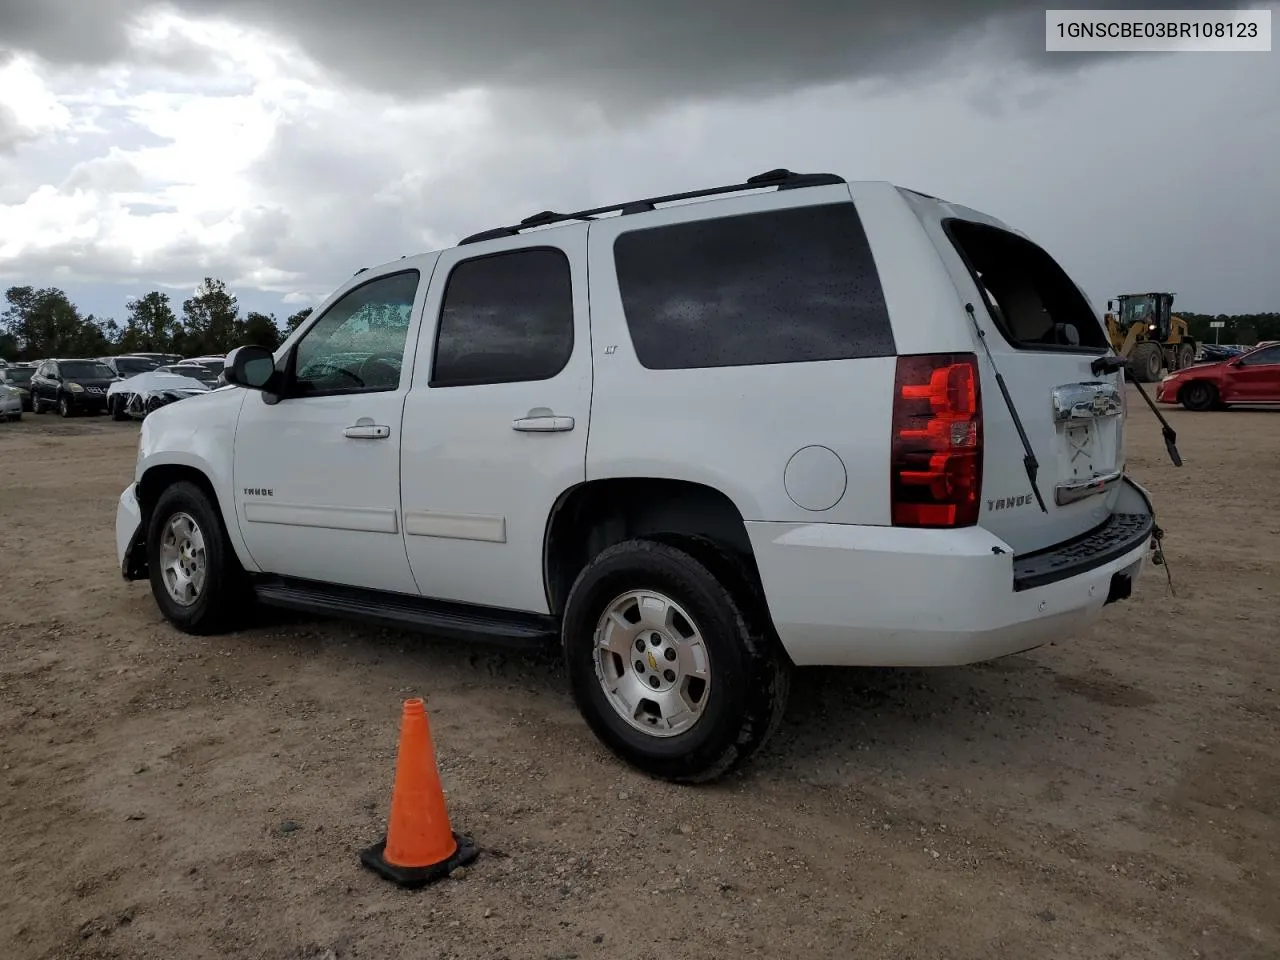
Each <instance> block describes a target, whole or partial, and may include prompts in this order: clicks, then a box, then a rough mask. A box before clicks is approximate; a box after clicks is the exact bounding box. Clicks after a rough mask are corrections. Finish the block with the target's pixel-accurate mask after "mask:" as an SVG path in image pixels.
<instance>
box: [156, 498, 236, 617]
mask: <svg viewBox="0 0 1280 960" xmlns="http://www.w3.org/2000/svg"><path fill="white" fill-rule="evenodd" d="M147 567H148V571H149V574H150V578H151V593H152V595H153V596H154V597H155V600H156V605H157V606H158V607H159V608H160V612H161V613H162V614H164V617H165V619H166V620H168V621H169V622H170V623H172V624H173V625H174V626H175V627H177V628H178V629H179V630H182V631H183V632H185V633H194V634H211V633H220V632H222V631H224V630H226V629H228V628H229V627H230V626H232V624H233V623H234V621H235V620H236V617H237V615H238V614H239V613H240V612H241V611H242V610H243V609H244V607H245V606H246V601H247V600H248V589H247V586H246V585H245V582H244V572H243V570H242V569H241V567H240V564H239V562H238V560H237V559H236V555H235V551H234V549H233V548H232V546H231V542H230V540H229V539H228V538H227V534H226V528H225V527H224V526H223V524H222V518H221V516H220V515H219V513H218V509H217V507H216V505H215V504H214V502H213V500H212V499H211V498H210V497H209V495H208V494H207V493H205V491H204V490H202V489H201V488H200V487H198V486H196V485H195V484H194V483H190V482H187V481H180V482H178V483H175V484H173V486H171V487H169V488H168V489H167V490H165V491H164V492H163V493H162V494H160V498H159V500H157V501H156V505H155V508H154V509H153V510H152V511H151V520H150V523H149V525H148V528H147Z"/></svg>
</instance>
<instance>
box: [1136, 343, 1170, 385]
mask: <svg viewBox="0 0 1280 960" xmlns="http://www.w3.org/2000/svg"><path fill="white" fill-rule="evenodd" d="M1131 359H1132V361H1133V364H1132V368H1133V373H1134V377H1135V379H1137V380H1138V381H1140V382H1141V383H1155V382H1156V381H1157V380H1159V379H1160V371H1161V369H1163V367H1164V358H1163V357H1162V356H1161V355H1160V345H1159V344H1156V343H1140V344H1138V345H1137V346H1136V347H1134V348H1133V356H1132V358H1131Z"/></svg>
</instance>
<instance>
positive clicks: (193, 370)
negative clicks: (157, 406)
mask: <svg viewBox="0 0 1280 960" xmlns="http://www.w3.org/2000/svg"><path fill="white" fill-rule="evenodd" d="M156 369H157V370H163V371H164V372H165V373H173V374H177V375H178V376H180V377H189V378H191V379H192V380H198V381H200V382H201V383H203V384H204V385H205V386H206V387H208V388H209V389H210V390H214V389H216V388H217V387H220V386H222V384H221V383H219V382H218V377H219V375H220V374H221V372H222V371H221V370H213V369H212V368H210V367H207V366H205V365H204V364H203V363H194V362H192V361H190V360H183V361H182V362H181V363H171V364H168V365H166V366H163V367H157V368H156Z"/></svg>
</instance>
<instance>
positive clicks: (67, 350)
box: [0, 287, 96, 357]
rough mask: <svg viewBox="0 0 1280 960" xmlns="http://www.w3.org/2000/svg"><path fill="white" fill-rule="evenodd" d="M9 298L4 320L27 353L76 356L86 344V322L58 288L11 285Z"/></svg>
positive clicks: (43, 355)
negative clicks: (37, 288)
mask: <svg viewBox="0 0 1280 960" xmlns="http://www.w3.org/2000/svg"><path fill="white" fill-rule="evenodd" d="M5 300H6V301H7V302H8V304H9V306H8V307H7V308H6V309H5V311H4V313H3V314H0V319H2V320H3V322H4V326H5V329H6V330H7V331H8V332H9V334H10V335H11V336H12V337H13V338H14V339H15V340H16V341H17V342H18V344H19V347H20V349H21V351H22V353H23V354H25V355H26V356H28V357H56V356H72V355H74V354H76V353H78V352H79V350H78V348H79V347H82V346H84V345H85V339H86V333H87V331H86V330H84V329H83V328H84V324H85V321H84V319H83V318H82V317H81V316H80V311H79V310H78V309H77V308H76V305H75V304H74V303H72V302H71V300H70V299H69V298H68V297H67V295H66V293H64V292H63V291H62V290H59V289H58V288H57V287H47V288H43V289H40V290H36V289H34V288H32V287H10V288H9V289H8V290H7V291H5ZM95 329H96V327H95Z"/></svg>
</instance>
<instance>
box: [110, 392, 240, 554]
mask: <svg viewBox="0 0 1280 960" xmlns="http://www.w3.org/2000/svg"><path fill="white" fill-rule="evenodd" d="M249 392H250V391H248V390H238V389H237V390H216V391H214V390H206V391H205V392H204V393H203V394H196V395H193V396H191V397H190V398H188V399H186V400H183V401H181V402H180V403H172V404H169V405H168V406H165V407H161V408H160V409H159V410H156V411H155V412H154V413H152V414H150V415H149V416H148V417H147V418H146V419H145V420H143V421H142V429H141V431H140V433H139V436H138V461H137V466H136V468H135V470H134V481H135V482H138V481H141V480H142V478H143V475H144V474H145V473H146V472H147V471H148V470H149V469H151V468H152V467H166V466H181V467H190V468H191V469H193V470H197V471H199V472H200V473H202V474H203V475H204V476H205V477H206V478H207V479H208V481H209V483H210V485H211V486H212V487H213V492H214V494H215V495H216V496H217V499H218V506H219V509H220V512H221V514H222V520H223V523H224V524H226V527H227V535H228V536H229V537H230V539H231V544H232V546H233V547H234V548H235V551H236V556H238V557H239V558H240V562H241V563H242V564H244V567H245V569H246V570H249V571H250V572H258V571H259V570H260V568H259V567H258V566H257V564H256V563H255V562H254V559H253V556H252V555H251V554H250V553H249V551H248V549H247V548H246V546H245V541H244V538H243V536H241V533H240V524H239V523H238V522H237V519H236V515H235V512H234V510H233V505H234V503H235V499H234V497H233V495H232V461H231V456H230V454H231V451H232V450H233V444H234V441H235V433H236V421H237V418H238V415H239V411H240V405H241V404H242V403H244V401H245V400H246V399H249V397H248V394H249ZM253 399H255V400H256V399H258V398H256V397H255V398H253ZM136 532H140V531H136ZM118 559H119V560H120V562H121V563H123V562H124V555H123V552H121V554H120V556H119V558H118Z"/></svg>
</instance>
